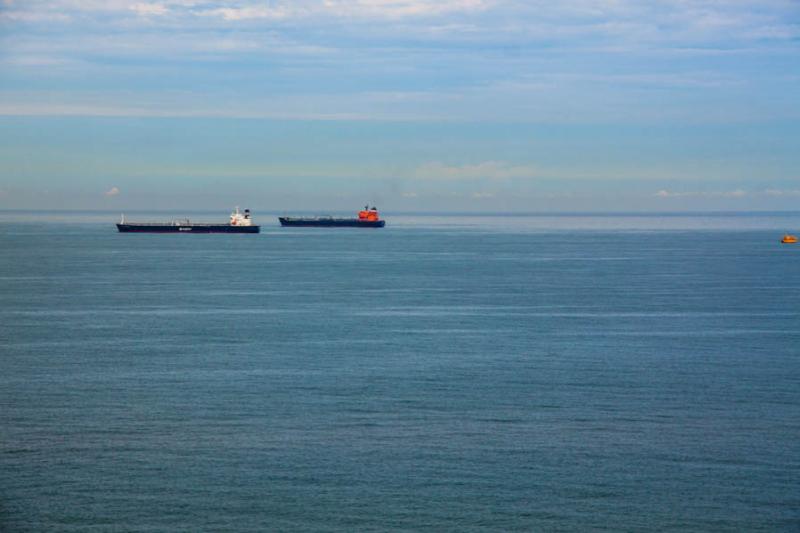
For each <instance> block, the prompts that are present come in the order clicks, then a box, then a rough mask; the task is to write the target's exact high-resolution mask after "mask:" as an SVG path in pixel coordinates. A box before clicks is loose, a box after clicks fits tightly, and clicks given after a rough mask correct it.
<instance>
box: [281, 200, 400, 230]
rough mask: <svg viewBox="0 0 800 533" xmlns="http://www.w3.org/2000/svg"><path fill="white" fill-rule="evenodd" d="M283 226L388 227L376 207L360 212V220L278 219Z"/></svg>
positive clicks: (322, 217) (328, 217) (320, 217)
mask: <svg viewBox="0 0 800 533" xmlns="http://www.w3.org/2000/svg"><path fill="white" fill-rule="evenodd" d="M278 220H279V221H280V223H281V226H304V227H318V228H382V227H384V226H385V225H386V221H385V220H381V217H380V215H379V214H378V209H377V208H376V207H374V206H373V207H370V206H368V205H367V206H364V209H362V210H361V211H359V212H358V218H335V217H332V216H324V215H322V216H315V217H278Z"/></svg>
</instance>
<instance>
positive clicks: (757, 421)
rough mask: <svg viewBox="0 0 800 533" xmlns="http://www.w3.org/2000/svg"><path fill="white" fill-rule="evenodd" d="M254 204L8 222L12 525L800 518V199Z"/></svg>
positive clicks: (0, 389) (1, 503)
mask: <svg viewBox="0 0 800 533" xmlns="http://www.w3.org/2000/svg"><path fill="white" fill-rule="evenodd" d="M202 215H203V214H200V215H197V216H192V218H205V219H208V220H212V221H215V220H216V221H223V220H226V219H227V213H222V215H221V216H220V215H218V214H217V215H214V214H210V215H206V216H202ZM255 216H256V218H257V219H258V221H259V222H260V223H261V224H262V233H260V234H258V235H192V234H175V235H155V234H120V233H117V231H116V228H115V226H114V223H115V222H116V221H117V219H118V217H119V215H118V214H112V213H102V212H101V213H98V212H87V213H77V212H45V213H27V212H22V211H5V212H0V530H2V531H3V532H17V531H76V532H77V531H80V532H86V531H119V532H121V531H175V532H183V531H185V532H197V531H331V532H333V531H337V532H338V531H342V532H351V531H681V532H684V531H800V245H783V244H781V243H780V239H781V237H782V235H783V234H784V233H785V232H787V231H791V232H795V233H797V232H800V213H799V212H793V213H749V214H747V213H691V214H656V215H642V214H625V213H617V214H604V215H598V214H580V213H560V214H532V215H525V216H488V215H482V216H475V215H453V216H427V215H421V214H407V215H402V216H401V215H397V216H392V215H391V214H390V213H388V212H387V213H385V216H386V218H387V226H386V228H384V229H378V230H376V229H371V230H365V229H353V228H343V229H314V228H280V227H279V226H278V224H277V219H276V218H275V217H274V216H272V215H271V214H270V215H266V214H263V213H258V212H255ZM126 218H127V219H129V220H133V219H137V218H150V219H155V220H165V219H168V218H169V215H168V214H164V213H160V214H153V215H152V216H149V217H145V214H140V216H139V217H137V216H133V215H128V214H126Z"/></svg>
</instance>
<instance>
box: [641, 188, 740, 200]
mask: <svg viewBox="0 0 800 533" xmlns="http://www.w3.org/2000/svg"><path fill="white" fill-rule="evenodd" d="M748 194H749V193H748V192H747V191H744V190H742V189H734V190H732V191H668V190H666V189H662V190H660V191H658V192H656V193H655V196H658V197H659V198H743V197H745V196H747V195H748Z"/></svg>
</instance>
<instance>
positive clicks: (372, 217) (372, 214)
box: [358, 205, 381, 222]
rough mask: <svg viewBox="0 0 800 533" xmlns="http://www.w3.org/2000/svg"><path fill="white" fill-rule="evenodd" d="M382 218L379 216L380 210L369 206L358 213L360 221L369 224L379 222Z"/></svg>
mask: <svg viewBox="0 0 800 533" xmlns="http://www.w3.org/2000/svg"><path fill="white" fill-rule="evenodd" d="M380 219H381V217H380V216H378V210H377V209H375V208H374V207H372V208H370V207H369V206H368V205H365V206H364V209H363V210H361V211H359V212H358V220H367V221H369V222H377V221H378V220H380Z"/></svg>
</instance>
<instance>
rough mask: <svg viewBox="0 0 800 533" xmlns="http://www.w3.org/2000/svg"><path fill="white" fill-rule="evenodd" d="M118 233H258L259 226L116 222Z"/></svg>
mask: <svg viewBox="0 0 800 533" xmlns="http://www.w3.org/2000/svg"><path fill="white" fill-rule="evenodd" d="M117 229H118V230H119V232H120V233H258V232H259V231H260V230H261V227H260V226H231V225H229V224H117Z"/></svg>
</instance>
